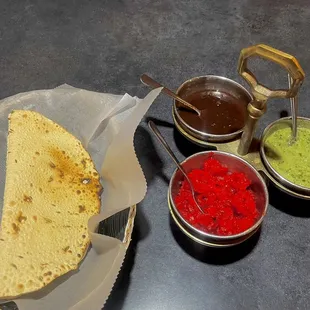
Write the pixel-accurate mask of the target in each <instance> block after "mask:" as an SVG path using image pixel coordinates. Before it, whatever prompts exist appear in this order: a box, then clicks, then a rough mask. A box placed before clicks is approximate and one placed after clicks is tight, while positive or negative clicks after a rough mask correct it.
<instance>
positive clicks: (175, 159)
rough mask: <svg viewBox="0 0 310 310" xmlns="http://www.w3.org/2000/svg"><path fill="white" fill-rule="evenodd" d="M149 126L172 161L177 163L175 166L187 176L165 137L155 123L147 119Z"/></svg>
mask: <svg viewBox="0 0 310 310" xmlns="http://www.w3.org/2000/svg"><path fill="white" fill-rule="evenodd" d="M148 124H149V127H150V128H151V129H152V131H153V133H154V134H155V136H156V138H157V139H158V140H159V141H160V142H161V144H162V145H163V146H164V148H165V149H166V151H167V152H168V153H169V155H170V157H171V158H172V159H173V161H174V162H175V164H176V165H177V167H178V168H179V169H180V170H181V171H182V172H183V174H184V175H185V176H186V177H187V175H186V172H185V170H184V169H183V167H182V166H181V165H180V162H179V161H178V159H177V158H176V156H175V155H174V153H173V151H172V150H171V148H170V146H169V145H168V143H167V141H166V140H165V138H164V137H163V136H162V134H161V133H160V131H159V130H158V128H157V127H156V125H155V124H154V122H153V121H149V123H148Z"/></svg>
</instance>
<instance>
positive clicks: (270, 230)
mask: <svg viewBox="0 0 310 310" xmlns="http://www.w3.org/2000/svg"><path fill="white" fill-rule="evenodd" d="M0 17H1V18H0V39H1V41H0V43H1V44H0V68H1V70H0V82H1V84H0V97H1V98H4V97H6V96H9V95H13V94H15V93H19V92H23V91H29V90H32V89H42V88H52V87H55V86H57V85H59V84H62V83H68V84H71V85H73V86H76V87H81V88H85V89H90V90H95V91H101V92H111V93H117V94H122V93H124V92H128V93H129V94H131V95H138V96H140V97H143V96H144V95H146V93H147V92H148V90H147V89H146V87H144V86H142V85H141V83H140V81H139V76H140V74H142V73H144V72H147V73H149V74H151V75H152V76H153V77H154V78H156V79H158V80H159V81H161V82H163V83H166V84H167V85H168V86H170V87H171V88H173V89H175V88H177V86H178V85H179V84H180V83H182V82H183V81H184V80H186V79H187V78H189V77H193V76H197V75H204V74H218V75H224V76H227V77H229V78H232V79H235V80H237V81H239V82H241V83H243V81H242V80H241V79H240V78H239V77H238V74H237V71H236V67H237V60H238V57H239V53H240V50H241V49H242V48H243V47H247V46H249V45H252V44H257V43H265V44H269V45H271V46H273V47H275V48H278V49H280V50H283V51H285V52H288V53H290V54H293V55H295V56H296V57H297V59H298V60H299V61H300V64H301V66H302V67H303V69H304V70H305V72H306V74H307V73H309V72H310V40H309V33H310V6H309V1H307V0H299V1H293V0H287V1H280V0H273V1H269V0H261V1H258V0H257V1H255V0H252V1H251V0H231V1H228V0H227V1H216V0H190V1H185V0H166V1H164V0H158V1H149V0H144V1H143V0H132V1H129V0H119V1H117V0H110V1H103V0H100V1H99V0H97V1H86V0H81V1H72V0H67V1H60V0H55V1H47V0H42V1H30V0H29V1H0ZM252 65H253V68H254V71H255V72H256V73H257V75H258V76H259V77H260V78H261V79H262V81H263V82H265V84H268V85H271V86H275V85H279V86H285V85H286V75H285V73H284V71H281V70H279V68H277V67H276V66H272V65H268V64H266V63H265V62H253V63H252ZM309 83H310V82H309V80H307V78H306V80H305V82H304V85H303V87H302V89H301V92H300V114H302V115H303V116H309V115H310V105H309V104H308V98H309V96H310V87H309V86H310V84H309ZM243 84H244V83H243ZM170 107H171V100H170V99H168V98H166V97H164V96H163V95H161V96H160V97H159V98H158V99H157V100H156V102H155V103H154V105H153V106H152V107H151V109H150V110H149V112H148V114H147V115H146V118H145V120H143V122H142V123H141V125H140V126H139V128H138V130H137V133H136V137H135V145H136V150H137V154H138V156H139V158H140V160H141V165H142V166H143V169H144V171H145V174H146V178H147V180H148V186H149V187H148V193H147V196H146V198H145V199H144V201H143V202H142V203H141V204H140V205H139V206H138V215H137V219H136V226H135V230H134V234H133V241H132V244H131V247H130V249H129V251H128V254H127V259H126V261H125V264H124V266H123V269H122V271H121V273H120V277H119V279H118V280H117V283H116V285H115V288H114V290H113V292H112V294H111V296H110V298H109V300H108V301H107V303H106V307H105V309H108V310H112V309H113V310H118V309H122V310H131V309H134V310H153V309H154V310H155V309H156V310H157V309H160V310H161V309H169V310H170V309H178V310H182V309H186V310H187V309H191V310H200V309H211V310H213V309H214V310H232V309H238V310H241V309H245V310H248V309H263V310H269V309H270V310H276V309H279V310H280V309H281V310H284V309H309V308H310V277H309V275H308V272H309V270H310V260H309V257H310V235H309V226H310V202H303V201H300V200H296V199H293V198H290V197H288V196H286V195H285V194H281V193H279V192H278V191H277V190H276V189H274V188H270V202H271V205H270V207H269V211H268V214H267V217H266V220H265V222H264V225H263V227H262V230H261V232H260V234H257V235H256V236H255V237H254V238H252V239H251V240H249V241H248V242H246V243H245V244H242V245H240V246H238V247H235V248H232V249H228V250H214V249H204V248H201V247H200V246H194V245H193V244H192V243H191V242H189V240H187V239H186V237H184V236H183V235H182V233H180V232H179V230H178V229H177V227H176V226H175V225H174V224H173V223H172V221H171V218H170V216H169V212H168V208H167V204H166V193H167V184H168V181H169V177H170V175H171V174H172V172H173V170H174V165H173V163H172V162H171V160H170V159H169V158H168V157H167V155H166V154H165V152H164V151H163V150H162V149H161V147H160V146H159V145H158V144H157V142H156V141H155V139H154V138H153V137H152V136H151V135H150V132H149V130H148V129H147V126H146V120H147V119H148V118H151V119H153V120H154V121H156V122H157V124H159V125H160V129H161V131H162V133H163V134H164V135H165V137H166V138H167V139H168V141H169V143H170V144H171V146H172V148H173V150H174V151H175V152H176V153H177V155H178V156H179V158H180V159H183V158H184V157H185V156H187V155H189V154H192V153H194V152H196V151H198V150H199V149H198V148H197V147H193V146H192V145H190V144H188V143H187V142H185V141H184V139H183V138H182V137H180V136H179V135H178V134H177V133H176V131H175V130H174V126H173V123H172V116H171V113H170V111H171V109H170ZM288 109H289V102H288V101H284V100H272V101H270V102H269V103H268V114H267V115H265V116H264V117H263V118H262V119H261V121H260V131H261V129H262V128H263V127H264V126H266V125H267V124H268V123H269V122H271V121H273V120H275V119H277V118H278V117H280V116H281V115H285V114H287V112H288Z"/></svg>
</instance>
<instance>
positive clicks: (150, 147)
mask: <svg viewBox="0 0 310 310" xmlns="http://www.w3.org/2000/svg"><path fill="white" fill-rule="evenodd" d="M150 119H151V118H148V119H147V121H148V120H150ZM156 123H157V124H158V121H156ZM151 135H152V134H151V132H150V130H147V129H145V128H143V127H142V126H138V128H137V130H136V133H135V151H136V154H137V157H138V159H139V163H140V165H141V167H142V170H143V173H144V175H145V178H146V181H147V184H148V185H150V184H151V183H152V181H153V179H154V177H155V176H158V177H160V178H161V179H162V180H163V181H164V182H165V183H166V184H169V178H168V177H167V176H166V175H165V174H164V173H163V168H164V162H163V161H162V159H161V158H160V156H159V155H158V153H157V150H156V148H155V145H154V143H153V139H152V136H151ZM155 139H156V138H155Z"/></svg>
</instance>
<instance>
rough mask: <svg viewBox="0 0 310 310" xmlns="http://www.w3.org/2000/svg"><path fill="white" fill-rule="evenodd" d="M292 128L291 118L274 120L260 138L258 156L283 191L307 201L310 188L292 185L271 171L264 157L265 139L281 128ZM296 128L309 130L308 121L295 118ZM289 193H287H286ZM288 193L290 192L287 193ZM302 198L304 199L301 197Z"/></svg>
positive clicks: (266, 158) (274, 171) (309, 124)
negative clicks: (292, 193) (293, 193)
mask: <svg viewBox="0 0 310 310" xmlns="http://www.w3.org/2000/svg"><path fill="white" fill-rule="evenodd" d="M291 126H292V118H291V117H284V118H280V119H278V120H276V121H275V122H273V123H271V124H269V125H268V126H267V127H266V128H265V130H264V132H263V134H262V137H261V144H260V155H261V158H262V162H263V164H264V165H265V167H266V169H267V171H268V173H270V175H271V176H272V177H273V178H274V179H275V180H276V181H277V182H279V183H280V184H281V185H282V186H283V187H284V189H283V190H284V191H286V190H285V189H288V190H290V191H293V192H295V193H297V194H299V195H298V196H301V198H305V199H309V198H310V188H308V187H304V186H300V185H297V184H294V183H292V182H291V181H289V180H287V179H286V178H284V177H283V176H282V175H280V174H279V173H278V172H277V171H276V170H274V169H273V167H272V166H271V164H270V163H269V161H268V157H267V156H266V152H265V141H266V139H267V138H268V137H269V136H270V135H271V134H272V133H274V132H275V131H277V130H279V129H282V128H287V127H290V128H291ZM297 127H299V128H300V127H301V128H309V129H310V119H309V118H305V117H297ZM287 192H289V191H287ZM289 193H290V192H289ZM302 196H304V197H302Z"/></svg>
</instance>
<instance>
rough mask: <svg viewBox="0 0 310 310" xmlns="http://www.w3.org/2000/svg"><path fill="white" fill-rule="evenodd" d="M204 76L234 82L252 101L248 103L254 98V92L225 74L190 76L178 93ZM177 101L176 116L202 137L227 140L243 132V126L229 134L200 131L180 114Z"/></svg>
mask: <svg viewBox="0 0 310 310" xmlns="http://www.w3.org/2000/svg"><path fill="white" fill-rule="evenodd" d="M202 78H209V79H212V80H214V79H218V80H223V81H228V82H229V83H231V84H234V85H235V86H236V87H238V88H240V89H241V90H242V91H244V93H245V94H246V95H247V96H248V97H249V98H250V101H249V102H248V103H247V105H248V104H249V103H250V102H251V101H252V100H253V96H252V94H251V93H250V92H249V91H248V90H247V89H246V88H245V87H244V86H242V85H241V84H239V83H238V82H236V81H234V80H232V79H230V78H228V77H225V76H221V75H214V74H207V75H200V76H195V77H193V78H190V79H188V80H186V81H184V82H183V83H182V84H181V85H180V86H179V87H178V89H177V90H176V94H177V95H179V92H180V91H181V89H182V88H183V87H184V86H185V85H186V84H188V83H192V82H195V81H196V80H199V79H202ZM176 101H177V100H175V99H173V112H174V113H175V115H176V118H177V119H178V120H179V121H180V122H181V123H182V124H183V126H185V127H186V128H188V130H190V131H191V132H193V133H194V134H196V135H201V136H202V137H204V138H205V139H207V138H209V139H216V138H225V140H229V139H233V138H234V137H236V136H238V135H239V134H241V133H242V132H243V129H244V127H243V128H240V129H238V130H236V131H234V132H231V133H227V134H213V133H207V132H203V131H199V130H197V129H195V128H193V127H191V126H190V125H188V124H187V123H186V122H185V121H184V120H183V119H182V118H181V116H180V115H179V113H178V110H177V107H176Z"/></svg>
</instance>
